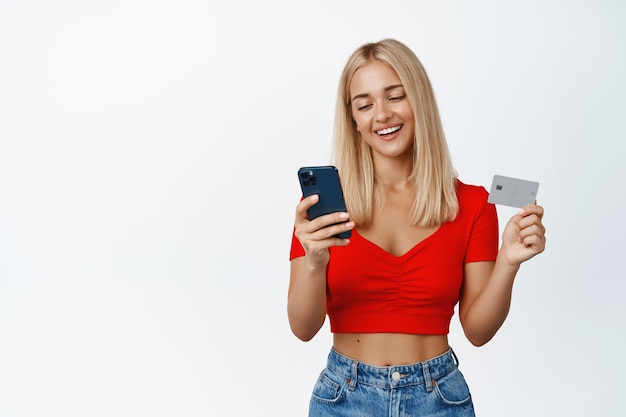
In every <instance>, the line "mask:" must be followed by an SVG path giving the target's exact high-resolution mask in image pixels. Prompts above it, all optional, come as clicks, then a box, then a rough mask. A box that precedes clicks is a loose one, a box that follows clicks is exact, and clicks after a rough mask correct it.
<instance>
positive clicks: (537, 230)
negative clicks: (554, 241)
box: [519, 224, 545, 241]
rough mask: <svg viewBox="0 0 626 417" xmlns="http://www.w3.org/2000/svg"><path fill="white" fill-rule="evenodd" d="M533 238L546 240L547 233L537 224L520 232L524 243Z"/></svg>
mask: <svg viewBox="0 0 626 417" xmlns="http://www.w3.org/2000/svg"><path fill="white" fill-rule="evenodd" d="M532 236H537V237H539V238H540V239H544V238H545V231H544V229H543V227H541V226H540V225H537V224H533V225H531V226H528V227H525V228H523V229H520V231H519V238H520V240H522V241H525V240H526V238H528V237H532Z"/></svg>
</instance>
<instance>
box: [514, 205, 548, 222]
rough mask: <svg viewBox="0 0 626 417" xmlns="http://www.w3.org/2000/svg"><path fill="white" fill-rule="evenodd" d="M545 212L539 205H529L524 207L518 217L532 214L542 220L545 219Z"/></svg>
mask: <svg viewBox="0 0 626 417" xmlns="http://www.w3.org/2000/svg"><path fill="white" fill-rule="evenodd" d="M543 212H544V210H543V207H542V206H539V205H537V204H528V205H527V206H524V207H522V209H521V210H520V211H519V213H518V215H520V216H522V217H526V216H529V215H532V214H536V215H537V216H539V218H540V219H541V218H543Z"/></svg>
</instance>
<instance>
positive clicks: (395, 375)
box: [391, 372, 401, 382]
mask: <svg viewBox="0 0 626 417" xmlns="http://www.w3.org/2000/svg"><path fill="white" fill-rule="evenodd" d="M400 378H401V376H400V372H394V373H393V374H391V379H393V380H394V382H398V381H399V380H400Z"/></svg>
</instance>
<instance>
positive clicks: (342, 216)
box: [339, 213, 350, 219]
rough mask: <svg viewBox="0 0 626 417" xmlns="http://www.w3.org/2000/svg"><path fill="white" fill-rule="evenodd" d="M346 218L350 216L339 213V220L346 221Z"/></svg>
mask: <svg viewBox="0 0 626 417" xmlns="http://www.w3.org/2000/svg"><path fill="white" fill-rule="evenodd" d="M348 217H350V216H348V213H339V218H340V219H347V218H348Z"/></svg>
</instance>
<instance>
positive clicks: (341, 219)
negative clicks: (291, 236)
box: [295, 194, 354, 267]
mask: <svg viewBox="0 0 626 417" xmlns="http://www.w3.org/2000/svg"><path fill="white" fill-rule="evenodd" d="M318 201H319V196H318V195H317V194H314V195H312V196H309V197H307V198H305V199H303V200H302V201H300V203H299V204H298V206H297V207H296V220H295V229H296V231H295V234H296V237H297V238H298V240H299V241H300V244H301V245H302V246H303V247H304V251H305V252H306V257H307V258H308V261H309V262H310V263H311V264H312V265H314V266H317V267H320V266H326V264H328V261H329V259H330V253H329V251H328V248H330V247H331V246H346V245H347V244H348V243H350V240H349V239H341V238H338V237H335V235H336V234H338V233H341V232H345V231H346V230H352V229H353V228H354V222H352V221H349V219H350V216H349V215H348V213H346V212H337V213H331V214H326V215H324V216H320V217H318V218H316V219H313V220H309V218H308V216H307V210H308V209H309V207H312V206H313V205H315V204H317V202H318Z"/></svg>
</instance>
